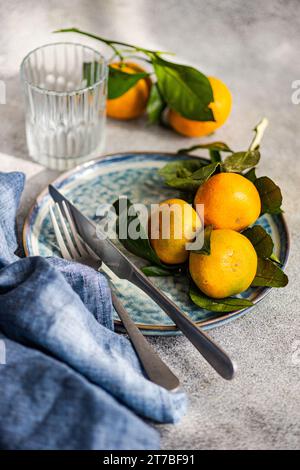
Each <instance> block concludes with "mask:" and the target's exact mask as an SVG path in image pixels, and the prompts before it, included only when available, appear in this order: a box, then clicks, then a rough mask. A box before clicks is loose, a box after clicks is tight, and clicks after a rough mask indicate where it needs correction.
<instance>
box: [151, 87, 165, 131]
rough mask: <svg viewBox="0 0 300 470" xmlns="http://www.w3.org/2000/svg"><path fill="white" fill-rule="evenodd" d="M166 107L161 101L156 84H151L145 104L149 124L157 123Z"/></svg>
mask: <svg viewBox="0 0 300 470" xmlns="http://www.w3.org/2000/svg"><path fill="white" fill-rule="evenodd" d="M165 107H166V103H165V102H164V100H163V99H162V96H161V94H160V92H159V89H158V86H157V84H156V83H155V84H153V85H152V87H151V91H150V96H149V100H148V103H147V116H148V121H149V123H150V124H155V123H157V122H159V120H160V117H161V113H162V112H163V110H164V109H165Z"/></svg>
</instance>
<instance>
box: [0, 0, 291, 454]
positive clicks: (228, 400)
mask: <svg viewBox="0 0 300 470" xmlns="http://www.w3.org/2000/svg"><path fill="white" fill-rule="evenodd" d="M64 26H78V27H81V28H82V29H86V30H89V31H92V32H95V33H99V34H102V35H106V36H108V37H112V38H114V39H120V40H123V41H131V42H135V43H137V44H140V45H144V46H147V47H153V48H159V49H163V50H171V51H174V52H175V53H176V54H177V56H178V57H179V58H180V59H181V60H185V61H186V62H187V63H190V64H194V65H195V66H198V67H199V68H201V70H203V71H204V72H205V73H207V74H210V75H216V76H218V77H220V78H222V79H223V80H224V81H225V82H226V83H227V84H228V86H229V87H230V89H231V90H232V94H233V100H234V106H233V111H232V114H231V117H230V119H229V121H228V123H227V124H226V125H225V126H224V127H223V128H222V129H221V130H219V131H218V132H217V134H216V137H217V138H218V139H219V140H223V139H224V140H226V141H228V143H230V144H231V146H232V147H234V148H237V149H239V148H241V149H242V148H244V147H245V146H246V145H247V144H248V142H249V139H250V138H251V129H252V127H253V126H254V125H255V124H256V123H257V122H258V120H259V119H260V118H261V117H262V116H267V117H268V118H269V120H270V126H269V128H268V130H267V132H266V135H265V139H264V141H263V145H262V152H263V159H262V163H261V165H260V174H268V175H270V176H271V177H272V178H273V179H274V180H275V181H277V182H278V183H279V185H280V186H281V188H282V189H283V195H284V209H285V212H286V216H287V219H288V223H289V226H290V230H291V235H292V248H291V257H290V262H289V265H288V269H287V271H288V274H289V277H290V284H289V286H288V287H287V288H286V289H284V290H274V291H273V292H272V293H271V294H270V295H269V297H268V298H267V299H265V300H264V301H263V302H262V303H260V304H259V305H258V306H257V307H256V309H255V310H254V311H253V312H252V313H251V314H249V315H248V316H246V317H244V318H241V319H239V320H237V321H235V322H233V323H231V324H229V325H227V326H224V327H221V328H219V329H217V330H214V331H213V332H211V333H210V334H211V335H212V337H213V338H214V339H215V340H217V341H218V342H219V343H220V344H222V345H223V346H224V348H225V349H226V350H227V351H228V352H229V353H230V354H231V355H232V356H233V357H234V358H236V360H237V362H238V365H239V371H238V374H237V377H236V378H235V380H234V381H233V382H231V383H227V382H225V381H223V380H222V379H220V378H219V377H218V376H217V375H216V374H215V373H214V372H213V371H212V370H211V369H210V368H209V366H207V365H206V364H205V363H204V361H203V360H202V359H201V357H200V356H199V355H198V353H197V352H196V351H195V349H194V348H193V347H192V346H191V345H190V344H189V342H188V341H187V340H185V338H182V337H178V338H175V339H174V338H166V339H164V338H158V339H153V340H152V342H153V343H154V345H155V347H156V348H157V349H158V351H159V353H160V354H161V355H162V357H163V358H164V359H165V360H166V361H167V362H168V363H169V364H170V365H171V366H172V368H173V369H174V371H175V372H176V373H177V374H178V376H179V377H180V378H181V380H182V383H183V385H184V387H185V389H186V391H187V393H188V395H189V398H190V407H189V412H188V414H187V415H186V417H185V418H184V419H183V420H182V421H181V422H180V423H179V424H178V425H176V426H159V427H158V428H159V429H160V432H161V435H162V447H163V448H167V449H195V448H196V449H202V448H209V449H212V448H216V449H229V448H234V449H253V448H258V449H279V448H285V449H287V448H293V449H295V448H297V447H299V443H300V424H299V423H300V402H299V400H300V382H299V381H300V359H299V358H300V353H299V354H298V356H299V358H298V361H297V360H296V359H297V357H296V353H294V350H295V348H297V347H298V349H300V346H299V344H300V343H297V341H299V340H300V329H299V324H300V320H299V318H300V312H299V303H300V302H299V300H300V299H299V295H300V294H299V292H300V290H299V262H300V256H299V254H300V239H299V231H300V220H299V211H298V200H299V183H300V181H299V177H300V170H299V153H300V152H299V151H300V139H299V137H300V105H298V106H297V105H294V104H292V101H291V94H292V88H291V84H292V81H293V80H296V79H300V70H299V53H300V41H299V39H300V4H299V1H298V0H285V1H280V0H273V1H265V2H262V1H259V0H253V1H252V2H247V1H238V0H226V1H223V2H220V1H219V0H209V1H208V0H190V1H180V0H164V1H159V0H151V1H150V0H73V1H70V0H65V1H64V2H61V1H58V0H48V1H47V2H38V1H30V0H22V1H21V0H18V1H16V0H10V1H2V2H1V5H0V31H1V36H0V79H1V80H5V83H6V87H7V104H6V105H0V151H1V152H3V155H0V170H4V171H5V170H12V169H19V170H23V171H25V172H26V173H27V175H28V177H29V180H28V184H27V190H26V194H25V196H24V198H23V204H22V211H21V216H22V215H23V214H25V213H26V211H27V210H28V207H29V205H30V204H31V202H32V201H33V199H34V197H35V195H36V194H37V193H38V192H39V191H40V190H41V189H42V188H43V187H44V186H45V184H46V183H47V182H48V181H50V180H51V179H53V178H54V177H55V172H53V171H49V170H45V169H43V168H42V167H40V166H39V165H36V164H33V163H31V162H30V161H28V157H27V149H26V142H25V136H24V114H23V103H22V99H21V94H20V84H19V77H18V68H19V64H20V61H21V59H22V58H23V56H24V55H25V54H26V53H27V52H28V51H29V50H30V49H32V48H34V47H36V46H39V45H41V44H43V43H46V42H49V41H55V40H66V39H69V40H73V39H74V40H78V39H79V40H80V41H82V42H85V43H89V44H91V43H92V42H91V41H88V40H85V38H79V37H76V36H69V37H67V36H63V35H60V36H55V37H54V35H51V31H52V30H54V29H56V28H59V27H64ZM211 139H215V137H212V138H211ZM189 143H190V142H189ZM191 143H192V141H191ZM186 145H187V140H186V139H184V138H181V137H179V136H176V135H175V134H174V133H172V132H171V131H168V130H165V129H159V128H157V127H153V128H148V127H146V126H145V122H144V120H143V119H141V120H139V121H136V122H132V123H118V122H110V123H109V125H108V136H107V148H106V150H107V152H114V151H127V150H165V151H170V150H176V149H178V148H179V147H182V146H186ZM4 154H6V155H4ZM7 154H8V155H10V156H11V157H10V156H8V155H7ZM14 157H16V158H14ZM293 358H294V360H293ZM297 362H298V365H297Z"/></svg>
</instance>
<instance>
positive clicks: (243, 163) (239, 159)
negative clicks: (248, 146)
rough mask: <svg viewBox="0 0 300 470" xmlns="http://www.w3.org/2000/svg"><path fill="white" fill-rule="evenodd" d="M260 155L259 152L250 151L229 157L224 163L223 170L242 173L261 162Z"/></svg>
mask: <svg viewBox="0 0 300 470" xmlns="http://www.w3.org/2000/svg"><path fill="white" fill-rule="evenodd" d="M259 159H260V153H259V151H258V150H248V151H247V152H237V153H233V154H232V155H229V157H227V158H226V159H225V160H224V162H223V163H222V170H223V171H228V172H236V173H240V172H242V171H244V170H247V168H251V167H253V166H255V165H257V163H258V162H259Z"/></svg>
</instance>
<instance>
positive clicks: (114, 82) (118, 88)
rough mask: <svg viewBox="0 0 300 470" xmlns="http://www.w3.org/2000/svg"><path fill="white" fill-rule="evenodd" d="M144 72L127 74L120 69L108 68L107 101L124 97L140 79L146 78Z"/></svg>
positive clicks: (146, 75)
mask: <svg viewBox="0 0 300 470" xmlns="http://www.w3.org/2000/svg"><path fill="white" fill-rule="evenodd" d="M148 76H149V74H148V73H146V72H139V73H127V72H123V71H122V70H121V69H116V68H114V67H111V66H109V76H108V99H110V100H113V99H115V98H119V96H122V95H124V93H126V91H128V90H130V88H132V87H133V86H134V85H136V83H137V82H138V81H139V80H141V78H146V77H148Z"/></svg>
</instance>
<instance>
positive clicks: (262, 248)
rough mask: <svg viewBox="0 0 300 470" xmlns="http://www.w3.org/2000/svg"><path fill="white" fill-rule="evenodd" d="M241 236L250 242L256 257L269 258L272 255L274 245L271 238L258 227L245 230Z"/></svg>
mask: <svg viewBox="0 0 300 470" xmlns="http://www.w3.org/2000/svg"><path fill="white" fill-rule="evenodd" d="M243 235H245V237H247V238H248V240H250V242H251V243H252V245H253V246H254V248H255V251H256V253H257V256H259V257H261V258H270V256H272V253H273V248H274V243H273V240H272V238H271V236H270V235H269V234H268V233H267V232H266V231H265V229H264V228H263V227H261V226H260V225H254V227H251V228H247V229H246V230H244V231H243Z"/></svg>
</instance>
